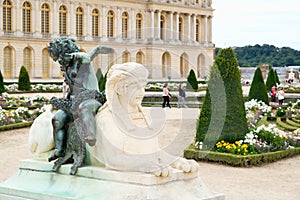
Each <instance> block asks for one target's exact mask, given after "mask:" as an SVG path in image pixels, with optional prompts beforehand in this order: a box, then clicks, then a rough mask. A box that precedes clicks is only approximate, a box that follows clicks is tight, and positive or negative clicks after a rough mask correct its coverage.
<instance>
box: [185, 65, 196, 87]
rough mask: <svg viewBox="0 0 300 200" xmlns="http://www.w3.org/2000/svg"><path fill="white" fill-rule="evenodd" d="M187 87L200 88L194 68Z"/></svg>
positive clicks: (188, 78)
mask: <svg viewBox="0 0 300 200" xmlns="http://www.w3.org/2000/svg"><path fill="white" fill-rule="evenodd" d="M187 83H188V84H187V89H193V90H194V91H197V90H198V81H197V78H196V75H195V72H194V70H193V69H191V70H190V73H189V75H188V77H187Z"/></svg>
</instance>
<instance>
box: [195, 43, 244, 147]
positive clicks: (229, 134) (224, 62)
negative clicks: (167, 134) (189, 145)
mask: <svg viewBox="0 0 300 200" xmlns="http://www.w3.org/2000/svg"><path fill="white" fill-rule="evenodd" d="M217 73H219V74H220V78H221V80H222V82H223V83H224V95H221V96H220V93H222V92H221V91H220V90H218V88H220V87H215V85H219V84H215V82H216V80H217V78H216V77H217ZM240 79H241V74H240V71H239V69H238V61H237V58H236V55H235V53H234V51H233V49H231V48H226V49H220V50H219V53H218V55H217V57H216V60H215V62H214V65H213V67H212V68H211V74H210V80H209V83H208V90H207V93H206V96H205V100H204V103H203V106H202V109H201V113H200V116H199V120H198V124H197V133H196V140H197V141H204V142H205V143H206V138H208V141H209V142H208V144H206V145H208V146H210V147H212V146H213V145H214V144H215V143H212V141H213V137H212V136H211V135H213V136H217V135H218V134H217V133H215V131H216V130H217V129H216V128H214V126H218V127H220V124H218V123H216V122H215V121H214V122H213V124H212V126H211V125H210V123H211V121H213V120H214V118H215V117H212V116H213V113H217V112H219V113H220V114H221V113H222V109H225V111H224V112H225V114H224V125H223V126H222V124H221V127H222V128H221V135H220V137H219V138H218V140H224V141H227V142H235V141H237V140H241V139H244V137H245V134H246V133H247V131H248V125H247V120H246V111H245V105H244V100H243V94H242V85H241V82H240ZM210 88H213V89H212V90H211V89H210ZM214 90H215V91H214ZM216 91H217V92H216ZM213 95H214V98H212V96H213ZM218 95H219V96H218ZM222 96H223V97H222ZM222 98H224V102H223V104H224V105H223V104H222V103H221V101H220V100H218V99H222ZM213 100H214V101H213ZM215 116H216V118H217V120H216V121H217V122H221V120H222V119H221V118H219V117H218V115H215ZM208 126H209V127H208ZM210 127H212V130H213V131H208V130H209V128H210Z"/></svg>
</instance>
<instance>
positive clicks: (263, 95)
mask: <svg viewBox="0 0 300 200" xmlns="http://www.w3.org/2000/svg"><path fill="white" fill-rule="evenodd" d="M252 99H256V100H258V101H259V100H261V101H262V102H264V103H266V104H267V105H269V98H268V91H267V87H266V85H265V82H264V78H263V76H262V73H261V69H260V67H257V68H256V70H255V73H254V77H253V80H252V83H251V87H250V91H249V95H248V100H249V101H250V100H252Z"/></svg>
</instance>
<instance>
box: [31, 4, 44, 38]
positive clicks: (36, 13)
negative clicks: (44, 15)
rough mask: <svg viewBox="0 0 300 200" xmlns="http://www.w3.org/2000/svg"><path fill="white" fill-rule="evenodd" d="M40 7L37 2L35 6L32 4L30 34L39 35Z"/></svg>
mask: <svg viewBox="0 0 300 200" xmlns="http://www.w3.org/2000/svg"><path fill="white" fill-rule="evenodd" d="M41 24H42V23H41V5H40V2H39V1H38V0H37V1H35V6H34V5H33V4H32V10H31V32H32V33H37V34H39V35H40V34H41Z"/></svg>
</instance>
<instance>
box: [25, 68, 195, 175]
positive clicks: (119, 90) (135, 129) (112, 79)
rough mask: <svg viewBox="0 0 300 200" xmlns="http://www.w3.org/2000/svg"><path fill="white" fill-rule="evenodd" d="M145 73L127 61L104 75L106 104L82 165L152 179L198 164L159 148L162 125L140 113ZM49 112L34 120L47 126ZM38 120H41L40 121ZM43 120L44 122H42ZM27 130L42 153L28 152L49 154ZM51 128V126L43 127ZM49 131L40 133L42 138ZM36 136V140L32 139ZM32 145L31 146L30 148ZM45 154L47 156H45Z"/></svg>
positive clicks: (43, 143)
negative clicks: (151, 175)
mask: <svg viewBox="0 0 300 200" xmlns="http://www.w3.org/2000/svg"><path fill="white" fill-rule="evenodd" d="M147 77H148V71H147V69H146V68H145V67H144V66H143V65H141V64H138V63H134V62H129V63H123V64H116V65H113V66H112V67H111V68H110V69H109V72H108V74H107V82H106V91H105V93H106V98H107V101H106V103H104V105H103V106H102V107H100V108H99V110H98V111H97V114H96V115H95V122H96V135H95V141H96V143H95V145H93V146H90V145H86V148H87V159H85V160H86V163H85V165H94V166H105V167H106V168H109V169H114V170H119V171H131V172H133V171H135V172H144V173H152V174H155V175H156V176H170V175H171V174H172V170H173V169H179V170H182V171H184V172H196V171H197V170H198V168H199V167H198V163H197V162H195V161H194V160H187V159H185V158H182V157H178V156H173V155H170V154H169V153H167V152H165V151H164V150H162V149H160V147H159V143H158V137H157V135H158V133H159V131H160V130H161V129H163V125H164V124H163V123H162V122H160V121H157V120H155V119H151V117H150V116H147V114H146V113H145V112H144V111H143V108H142V106H141V102H142V99H143V96H144V92H145V86H146V83H147ZM51 113H52V115H53V116H54V115H55V112H54V111H53V110H52V111H51V112H50V111H48V112H47V113H46V114H42V115H41V117H38V119H37V121H46V122H48V123H51V120H49V119H51V116H49V115H51ZM41 118H42V119H41ZM43 118H44V120H43ZM37 126H38V125H37V124H36V123H35V124H34V126H33V127H31V130H30V138H31V139H30V140H31V141H34V142H35V146H39V148H38V149H43V151H40V152H35V151H34V150H33V149H34V148H32V152H33V153H34V154H35V155H38V156H37V157H41V156H39V155H40V154H45V153H46V154H47V151H48V152H50V151H53V149H52V148H53V146H51V145H49V143H52V144H53V142H50V141H49V139H48V140H47V143H45V142H44V141H43V140H42V139H41V138H42V137H41V136H40V134H42V133H39V134H36V133H35V132H36V131H37V130H34V129H35V127H37ZM44 127H46V126H44ZM47 127H48V129H51V124H49V126H47ZM51 131H52V130H44V131H43V133H45V136H44V137H45V138H46V137H47V138H51V137H49V136H48V135H49V134H50V133H51ZM35 135H39V137H38V139H39V140H38V139H34V138H35V137H34V136H35ZM30 146H32V144H31V145H30ZM47 155H49V153H48V154H47Z"/></svg>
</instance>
